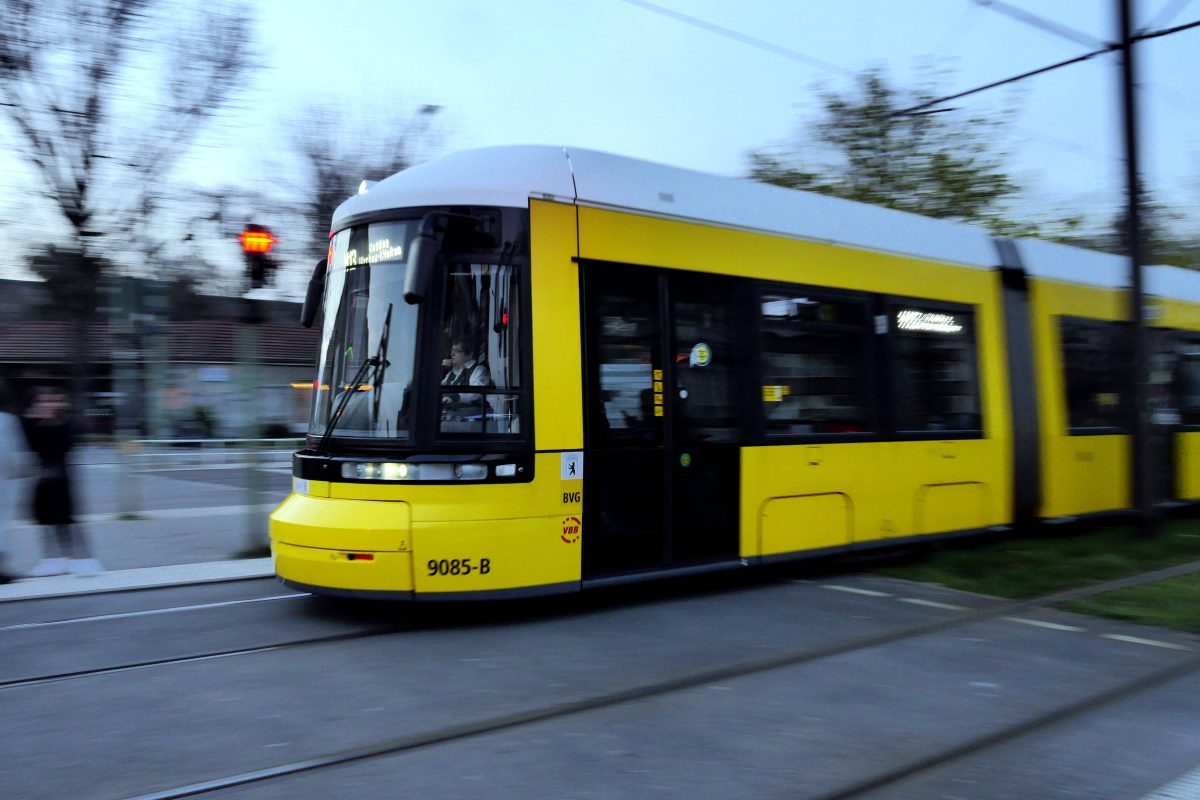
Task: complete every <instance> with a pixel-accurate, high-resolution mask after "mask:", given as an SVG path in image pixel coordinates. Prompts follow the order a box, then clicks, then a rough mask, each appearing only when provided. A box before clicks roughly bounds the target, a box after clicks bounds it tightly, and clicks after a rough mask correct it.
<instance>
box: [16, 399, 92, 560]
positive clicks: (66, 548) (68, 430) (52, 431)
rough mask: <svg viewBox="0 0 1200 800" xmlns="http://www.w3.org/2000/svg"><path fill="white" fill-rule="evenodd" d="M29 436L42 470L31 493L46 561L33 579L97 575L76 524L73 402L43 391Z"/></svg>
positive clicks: (31, 411) (32, 410)
mask: <svg viewBox="0 0 1200 800" xmlns="http://www.w3.org/2000/svg"><path fill="white" fill-rule="evenodd" d="M25 438H26V439H28V441H29V447H30V449H31V450H33V452H34V453H35V454H37V457H38V462H39V467H38V476H37V483H36V484H35V485H34V489H33V519H34V521H35V522H37V524H38V525H41V526H43V527H42V554H43V558H42V560H41V561H39V562H38V563H37V564H36V565H35V566H34V568H33V570H32V571H30V573H29V574H30V576H31V577H44V576H47V575H64V574H66V573H68V572H71V573H74V574H76V575H94V574H96V573H97V572H100V571H101V570H102V569H103V567H102V566H101V565H100V562H99V561H97V560H96V559H95V557H93V556H92V554H91V550H90V549H89V548H88V545H87V540H86V539H85V537H84V535H83V532H82V531H81V530H80V529H79V527H78V526H77V525H76V524H75V507H74V503H73V501H72V497H71V473H70V466H69V464H68V463H67V456H68V455H69V454H70V452H71V446H72V445H73V444H74V438H75V436H74V424H73V423H72V420H71V403H70V401H69V400H68V399H67V395H66V394H65V393H64V392H63V391H62V390H61V389H56V388H53V387H42V388H39V389H38V390H37V391H36V392H35V393H34V397H33V402H32V403H30V405H29V408H28V410H26V412H25Z"/></svg>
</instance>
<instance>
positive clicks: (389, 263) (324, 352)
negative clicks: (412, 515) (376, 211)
mask: <svg viewBox="0 0 1200 800" xmlns="http://www.w3.org/2000/svg"><path fill="white" fill-rule="evenodd" d="M415 232H416V222H415V221H408V220H406V221H399V222H381V223H373V224H370V225H361V226H358V227H355V228H350V229H347V230H343V231H341V232H339V233H338V234H337V235H336V236H335V237H334V238H333V241H332V242H330V246H329V272H328V275H327V277H326V290H325V322H324V326H323V328H322V332H321V350H320V362H319V366H318V370H317V381H316V385H315V387H314V388H315V390H316V391H314V392H313V395H314V401H313V410H312V417H311V420H310V423H309V434H310V435H312V436H321V435H323V434H324V433H325V432H326V428H327V427H328V426H329V424H330V418H331V416H332V415H333V414H334V412H335V409H337V407H338V406H339V405H340V404H341V401H342V400H343V399H345V400H346V405H345V409H344V410H343V411H342V413H341V416H340V417H339V418H338V419H337V420H336V424H335V428H334V435H337V436H346V437H356V438H388V439H406V438H408V437H409V434H410V426H411V423H410V416H411V406H412V397H411V395H412V386H413V374H414V367H415V360H416V339H417V311H418V306H413V305H409V304H408V303H406V302H404V276H405V272H406V268H407V267H406V261H405V260H406V258H407V257H408V250H409V245H410V243H411V241H412V238H413V236H414V235H415ZM347 395H348V396H347Z"/></svg>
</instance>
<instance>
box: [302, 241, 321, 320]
mask: <svg viewBox="0 0 1200 800" xmlns="http://www.w3.org/2000/svg"><path fill="white" fill-rule="evenodd" d="M326 264H327V262H326V259H324V258H322V259H321V260H320V261H318V262H317V266H316V268H315V269H314V270H313V274H312V277H311V278H309V279H308V291H307V292H305V293H304V306H303V307H302V308H301V309H300V324H301V325H303V326H304V327H306V328H311V327H312V326H313V320H315V319H316V318H317V309H319V308H320V307H321V297H322V296H323V295H324V294H325V267H326Z"/></svg>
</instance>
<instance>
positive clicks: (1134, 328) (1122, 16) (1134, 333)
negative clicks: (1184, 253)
mask: <svg viewBox="0 0 1200 800" xmlns="http://www.w3.org/2000/svg"><path fill="white" fill-rule="evenodd" d="M1117 25H1118V28H1117V30H1118V33H1119V34H1120V40H1119V42H1118V44H1119V46H1120V52H1121V105H1122V112H1123V114H1122V116H1123V118H1124V129H1125V193H1126V211H1125V225H1126V230H1125V241H1126V243H1127V246H1128V248H1129V328H1130V344H1131V346H1132V353H1131V354H1130V355H1131V358H1130V359H1129V370H1130V373H1129V389H1130V392H1129V395H1130V397H1129V400H1130V406H1131V408H1130V411H1131V412H1132V413H1131V415H1130V416H1131V417H1132V421H1133V430H1132V431H1131V433H1132V434H1133V448H1132V449H1133V464H1132V469H1131V471H1130V484H1131V485H1130V489H1131V494H1132V495H1133V498H1132V499H1133V507H1134V508H1135V509H1136V510H1137V516H1138V520H1137V524H1138V527H1139V529H1140V530H1141V532H1142V533H1143V534H1146V535H1152V534H1154V533H1155V532H1156V530H1157V528H1158V524H1157V523H1158V520H1157V512H1156V510H1155V505H1154V497H1153V492H1152V489H1151V486H1152V484H1151V481H1150V470H1151V458H1152V457H1153V454H1152V453H1151V452H1150V417H1149V413H1148V411H1149V409H1148V399H1149V388H1150V386H1149V383H1150V382H1149V376H1148V375H1147V369H1146V367H1147V362H1148V359H1147V356H1146V321H1145V299H1144V291H1143V286H1142V257H1143V254H1142V223H1141V205H1142V197H1141V194H1142V183H1141V177H1140V172H1139V168H1138V113H1137V95H1136V88H1137V62H1136V59H1135V57H1134V55H1135V51H1134V45H1135V43H1136V39H1135V38H1134V31H1133V0H1117Z"/></svg>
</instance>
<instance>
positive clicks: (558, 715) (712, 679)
mask: <svg viewBox="0 0 1200 800" xmlns="http://www.w3.org/2000/svg"><path fill="white" fill-rule="evenodd" d="M1196 573H1200V561H1197V562H1189V563H1186V564H1180V565H1177V566H1174V567H1168V568H1165V569H1159V570H1154V571H1151V572H1146V573H1139V574H1137V575H1131V576H1126V577H1124V578H1118V579H1114V580H1111V581H1105V582H1102V583H1098V584H1093V585H1090V586H1085V587H1079V588H1075V589H1068V590H1064V591H1060V592H1055V593H1052V594H1049V595H1043V596H1040V597H1036V598H1029V599H1025V600H1017V601H1007V602H1001V603H997V604H995V605H992V606H989V607H985V608H980V609H973V610H970V611H966V612H964V613H959V614H956V615H954V616H951V617H947V618H945V619H940V620H934V621H932V622H924V623H918V624H915V625H908V626H903V627H898V628H895V629H893V630H890V631H884V632H881V633H877V634H872V635H870V636H864V637H857V638H853V639H850V640H847V641H844V642H834V643H832V644H828V645H823V646H819V647H814V648H806V649H804V650H801V651H794V652H790V653H784V654H780V655H775V656H769V657H765V658H761V659H754V660H750V661H743V662H739V663H736V664H732V665H728V666H725V667H718V668H713V669H705V670H698V671H695V672H692V673H689V674H687V675H683V676H679V677H675V678H670V679H665V680H659V681H653V682H649V683H644V684H641V685H638V686H634V687H630V688H626V689H620V690H617V691H613V692H606V693H601V694H596V695H592V696H589V697H585V698H582V699H578V700H569V701H564V702H559V703H553V704H549V705H545V706H540V707H535V708H530V709H526V710H522V711H516V712H511V713H508V714H503V715H498V716H493V717H484V718H480V719H475V720H471V721H468V722H464V723H461V724H456V725H449V726H444V727H439V728H434V729H430V730H426V731H423V732H419V733H415V734H410V735H406V736H400V737H394V738H388V739H383V740H379V741H377V742H374V743H372V744H368V745H364V746H361V747H357V748H353V749H348V750H342V751H337V752H331V753H328V754H324V755H319V756H315V757H311V758H307V759H303V760H299V761H294V762H289V763H285V764H280V765H276V766H273V767H268V768H264V769H258V770H253V771H249V772H242V773H237V774H232V775H228V776H224V777H220V778H214V779H210V780H206V781H201V782H197V783H192V784H187V785H183V786H177V787H173V788H169V789H163V790H158V791H154V792H150V793H147V794H141V795H136V796H133V797H129V798H127V800H176V799H177V798H187V797H199V796H203V795H208V794H211V793H213V792H218V791H224V790H227V789H232V788H235V787H239V786H245V785H249V784H255V783H261V782H264V781H271V780H275V779H279V778H284V777H288V776H292V775H297V774H301V773H307V772H313V771H316V770H322V769H328V768H333V767H338V766H342V765H346V764H351V763H354V762H360V761H364V760H368V759H374V758H381V757H386V756H394V755H401V754H405V753H410V752H414V751H418V750H422V749H425V748H429V747H433V746H436V745H443V744H449V743H453V742H459V741H463V740H467V739H474V738H478V737H482V736H487V735H490V734H495V733H503V732H506V731H510V730H513V729H517V728H522V727H525V726H528V725H532V724H536V723H540V722H549V721H552V720H557V719H564V718H567V717H572V716H575V715H579V714H584V713H588V712H593V711H599V710H603V709H607V708H611V707H614V706H620V705H624V704H628V703H634V702H638V701H643V700H649V699H653V698H657V697H660V696H663V695H668V694H673V693H676V692H681V691H686V690H689V689H695V688H700V687H703V686H708V685H713V684H718V683H722V682H725V681H729V680H734V679H738V678H744V677H749V676H753V675H756V674H761V673H766V672H770V671H773V670H778V669H784V668H787V667H794V666H798V665H801V664H805V663H810V662H814V661H819V660H822V659H827V658H832V657H835V656H840V655H846V654H850V653H853V652H856V651H859V650H866V649H869V648H873V647H878V646H881V645H886V644H891V643H894V642H900V641H903V640H906V639H911V638H915V637H920V636H926V635H929V634H933V633H938V632H942V631H948V630H952V629H955V628H959V627H963V626H967V625H971V624H975V623H978V622H984V621H988V620H992V619H998V618H1004V617H1009V616H1011V615H1015V614H1020V613H1024V612H1027V611H1030V610H1034V609H1039V608H1045V607H1050V606H1056V605H1060V604H1062V603H1067V602H1071V601H1073V600H1079V599H1084V598H1087V597H1092V596H1095V595H1099V594H1104V593H1107V592H1112V591H1118V590H1120V589H1126V588H1131V587H1134V586H1141V585H1145V584H1149V583H1155V582H1158V581H1162V580H1168V579H1171V578H1176V577H1181V576H1185V575H1192V574H1196ZM356 638H362V637H361V636H360V637H356ZM1179 649H1181V650H1186V652H1188V653H1190V655H1188V656H1186V657H1185V658H1183V659H1182V660H1180V661H1176V662H1175V663H1172V664H1171V665H1169V666H1167V667H1165V668H1162V669H1159V670H1156V671H1154V672H1152V673H1150V674H1146V675H1141V676H1139V677H1137V678H1134V679H1131V680H1129V681H1125V682H1123V683H1121V684H1118V685H1117V686H1114V687H1110V688H1109V689H1107V690H1104V691H1102V692H1099V693H1096V694H1093V695H1089V696H1086V697H1084V698H1082V699H1080V700H1077V701H1075V702H1073V703H1069V704H1067V705H1064V706H1060V707H1058V708H1056V709H1051V710H1050V711H1047V712H1045V713H1042V714H1040V715H1037V716H1035V717H1033V718H1031V719H1028V720H1025V721H1022V722H1019V723H1016V724H1013V725H1010V726H1006V727H1004V728H1002V729H1000V730H998V731H994V732H991V733H987V734H984V735H981V736H979V737H977V738H974V739H970V740H968V741H966V742H962V743H960V744H957V745H955V746H953V747H950V748H946V749H944V750H941V751H939V752H936V753H934V754H931V755H928V756H925V757H922V758H920V759H916V760H914V761H912V762H910V763H908V764H904V765H901V766H899V767H895V768H892V769H889V770H887V771H885V772H881V773H878V774H875V775H873V776H869V777H867V778H865V779H863V780H861V781H858V782H855V783H853V784H851V785H848V786H845V787H842V788H839V789H837V790H834V791H832V792H829V793H827V794H822V795H819V796H818V797H819V798H820V800H842V799H843V798H852V797H857V796H861V795H864V794H868V793H870V792H872V791H875V790H878V789H880V788H883V787H885V786H887V785H889V784H892V783H895V782H898V781H901V780H905V779H907V778H910V777H913V776H915V775H917V774H920V773H923V772H925V771H928V770H931V769H935V768H937V767H940V766H944V765H946V764H949V763H952V762H954V761H957V760H959V759H962V758H965V757H967V756H970V755H974V754H977V753H980V752H982V751H984V750H987V749H989V748H991V747H996V746H999V745H1002V744H1006V743H1008V742H1010V741H1014V740H1016V739H1019V738H1021V737H1023V736H1025V735H1028V734H1032V733H1034V732H1036V731H1039V730H1042V729H1045V728H1048V727H1052V726H1054V725H1056V724H1059V723H1061V722H1065V721H1067V720H1069V719H1072V718H1074V717H1078V716H1081V715H1084V714H1086V713H1088V712H1090V711H1093V710H1096V709H1099V708H1102V707H1104V706H1107V705H1111V704H1113V703H1116V702H1119V701H1120V700H1123V699H1125V698H1128V697H1132V696H1134V695H1136V694H1138V693H1140V692H1143V691H1147V690H1149V689H1151V688H1155V687H1158V686H1162V685H1165V684H1167V683H1170V682H1171V681H1174V680H1177V679H1179V678H1182V677H1184V676H1187V675H1189V674H1191V673H1192V672H1195V671H1197V670H1200V653H1198V652H1197V651H1196V650H1195V649H1190V648H1179Z"/></svg>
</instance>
